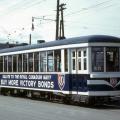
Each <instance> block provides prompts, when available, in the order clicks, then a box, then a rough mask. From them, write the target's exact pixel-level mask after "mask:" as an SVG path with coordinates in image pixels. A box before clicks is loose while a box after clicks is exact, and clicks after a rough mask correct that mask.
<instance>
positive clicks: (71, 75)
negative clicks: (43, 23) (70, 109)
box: [0, 35, 120, 104]
mask: <svg viewBox="0 0 120 120" xmlns="http://www.w3.org/2000/svg"><path fill="white" fill-rule="evenodd" d="M0 91H1V94H8V93H9V94H24V95H26V96H31V97H33V96H38V97H39V98H42V97H44V98H46V99H54V98H55V97H56V96H58V98H59V99H63V100H64V101H67V102H70V101H75V102H84V103H92V104H94V103H96V102H103V101H108V100H109V99H110V98H111V97H116V96H119V95H120V38H117V37H114V36H108V35H89V36H82V37H75V38H68V39H63V40H56V41H51V42H45V43H41V44H37V45H26V46H19V47H13V48H6V49H2V50H0Z"/></svg>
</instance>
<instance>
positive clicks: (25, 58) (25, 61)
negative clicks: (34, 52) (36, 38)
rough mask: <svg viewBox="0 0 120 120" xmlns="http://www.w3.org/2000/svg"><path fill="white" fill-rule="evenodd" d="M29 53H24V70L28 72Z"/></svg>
mask: <svg viewBox="0 0 120 120" xmlns="http://www.w3.org/2000/svg"><path fill="white" fill-rule="evenodd" d="M27 61H28V54H23V72H27V66H28V62H27Z"/></svg>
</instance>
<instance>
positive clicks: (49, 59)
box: [47, 51, 54, 72]
mask: <svg viewBox="0 0 120 120" xmlns="http://www.w3.org/2000/svg"><path fill="white" fill-rule="evenodd" d="M47 71H48V72H53V71H54V58H53V51H48V52H47Z"/></svg>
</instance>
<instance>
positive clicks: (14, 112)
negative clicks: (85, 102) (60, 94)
mask: <svg viewBox="0 0 120 120" xmlns="http://www.w3.org/2000/svg"><path fill="white" fill-rule="evenodd" d="M119 119H120V107H112V106H96V107H92V108H90V107H84V106H82V107H81V106H73V105H64V104H59V103H51V102H44V101H38V100H30V99H25V98H16V97H8V96H0V120H119Z"/></svg>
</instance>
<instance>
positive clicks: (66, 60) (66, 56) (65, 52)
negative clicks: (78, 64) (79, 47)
mask: <svg viewBox="0 0 120 120" xmlns="http://www.w3.org/2000/svg"><path fill="white" fill-rule="evenodd" d="M64 58H65V72H67V71H68V51H67V49H65V50H64Z"/></svg>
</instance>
